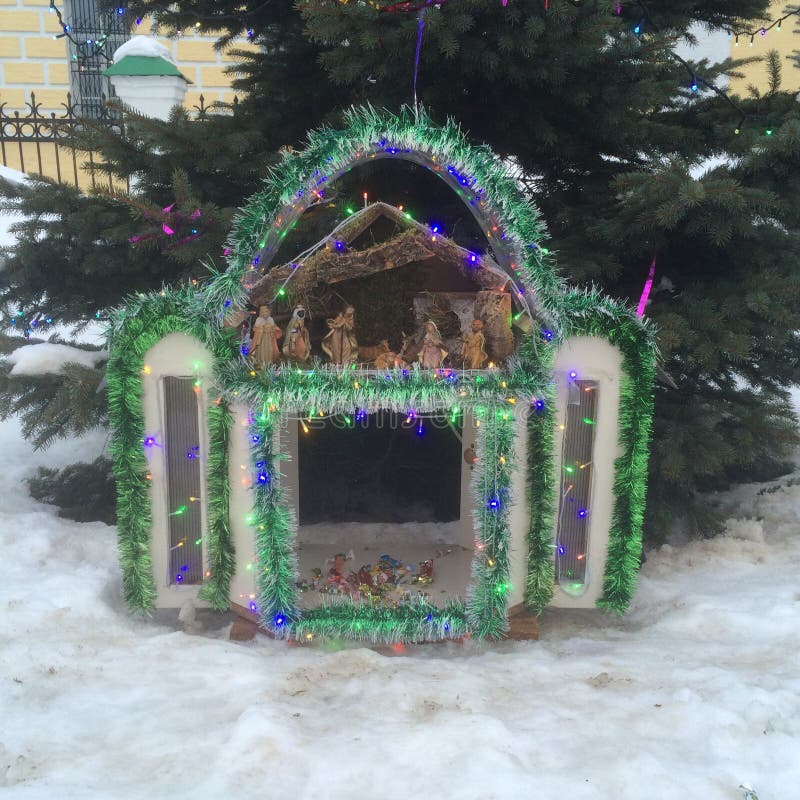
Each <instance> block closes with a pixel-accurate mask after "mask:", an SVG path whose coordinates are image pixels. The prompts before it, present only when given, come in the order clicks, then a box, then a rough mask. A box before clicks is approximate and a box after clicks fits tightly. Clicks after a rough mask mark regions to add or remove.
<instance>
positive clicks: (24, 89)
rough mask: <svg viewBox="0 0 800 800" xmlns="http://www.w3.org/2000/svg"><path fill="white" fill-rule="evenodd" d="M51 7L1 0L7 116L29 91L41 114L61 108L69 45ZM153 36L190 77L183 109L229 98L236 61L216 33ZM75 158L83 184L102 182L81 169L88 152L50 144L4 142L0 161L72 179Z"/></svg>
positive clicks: (26, 100)
mask: <svg viewBox="0 0 800 800" xmlns="http://www.w3.org/2000/svg"><path fill="white" fill-rule="evenodd" d="M49 6H50V2H49V0H0V104H2V105H3V111H4V113H5V114H7V115H10V114H13V112H15V111H19V112H20V114H21V116H25V115H26V113H28V112H29V109H30V105H29V104H30V102H31V94H32V93H33V94H34V95H35V101H36V104H37V107H38V108H39V111H40V113H43V114H46V115H49V114H50V113H55V114H56V116H59V115H60V114H63V112H64V108H65V104H66V101H67V92H69V91H70V85H69V53H68V49H67V47H68V43H67V39H66V38H61V39H56V38H54V36H55V35H56V34H58V33H60V32H61V27H60V26H59V24H58V18H57V15H56V14H55V13H53V12H51V11H50V8H49ZM58 7H59V9H61V11H62V13H63V11H64V5H63V0H58ZM137 34H143V35H152V28H151V23H150V20H148V19H145V20H143V21H142V23H141V24H140V25H138V26H135V27H134V28H133V30H132V31H131V35H132V36H135V35H137ZM156 38H157V39H158V40H159V42H160V43H161V44H163V45H164V46H165V47H167V48H168V49H169V50H170V51H171V52H172V55H173V58H174V59H175V61H176V63H177V64H178V68H179V69H180V70H181V72H182V73H183V75H184V76H185V77H186V78H188V79H189V80H190V81H192V83H191V84H190V85H189V87H188V90H187V92H186V97H185V99H184V106H185V107H186V108H189V109H191V108H193V107H195V106H198V105H199V103H200V95H201V94H202V95H203V98H204V101H205V105H206V106H208V105H210V104H211V103H214V102H216V101H223V102H231V101H232V100H233V97H234V93H233V91H232V90H231V87H230V83H231V76H228V75H227V74H226V73H225V68H226V67H228V66H230V65H231V64H233V63H234V60H233V59H232V58H231V57H230V55H229V51H228V52H226V53H219V52H217V51H216V50H215V49H214V41H215V37H213V36H210V35H201V34H198V33H196V32H195V31H194V30H193V29H189V30H187V31H186V32H185V33H184V34H183V35H181V36H179V37H177V38H175V39H167V38H165V37H160V36H156ZM233 47H234V48H241V49H248V48H253V47H254V45H252V44H250V43H249V42H247V41H242V42H241V43H238V44H236V45H234V46H233ZM73 159H74V161H75V163H76V164H77V167H78V170H77V171H78V175H79V177H78V184H79V185H80V186H81V188H85V189H88V188H91V187H92V186H93V185H94V184H95V183H96V184H99V183H101V182H103V181H101V178H100V176H99V175H96V174H95V176H94V183H93V179H92V175H91V171H87V170H86V169H84V168H83V162H85V161H86V160H87V156H86V154H82V153H79V154H74V153H73V152H72V151H71V150H69V149H68V148H64V147H59V148H56V146H55V144H53V143H49V142H47V143H43V144H41V146H40V147H38V148H37V146H36V145H35V144H34V143H32V142H26V143H23V144H21V145H20V144H19V143H16V142H13V143H11V142H6V143H5V144H4V146H3V152H0V163H4V164H6V165H7V166H9V167H12V168H14V169H18V170H21V171H22V172H32V173H39V174H43V175H46V176H48V177H50V178H52V179H54V180H62V181H66V182H70V183H72V182H73V181H74V176H75V167H74V164H73ZM106 185H107V182H106Z"/></svg>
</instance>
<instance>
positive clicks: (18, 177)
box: [0, 164, 28, 183]
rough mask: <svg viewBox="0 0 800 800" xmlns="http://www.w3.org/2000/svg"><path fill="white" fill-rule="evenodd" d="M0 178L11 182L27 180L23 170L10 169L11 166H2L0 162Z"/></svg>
mask: <svg viewBox="0 0 800 800" xmlns="http://www.w3.org/2000/svg"><path fill="white" fill-rule="evenodd" d="M0 178H4V179H5V180H7V181H11V183H25V181H26V180H28V178H27V176H26V175H25V173H24V172H20V171H19V170H16V169H11V167H4V166H3V165H2V164H0Z"/></svg>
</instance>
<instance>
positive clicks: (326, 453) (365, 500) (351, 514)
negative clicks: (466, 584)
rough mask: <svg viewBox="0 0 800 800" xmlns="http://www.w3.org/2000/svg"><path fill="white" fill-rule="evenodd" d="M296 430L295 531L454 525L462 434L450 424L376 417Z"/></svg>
mask: <svg viewBox="0 0 800 800" xmlns="http://www.w3.org/2000/svg"><path fill="white" fill-rule="evenodd" d="M299 424H300V425H301V429H300V431H299V432H298V472H299V489H300V508H299V523H300V524H301V525H313V524H315V523H318V522H391V523H405V522H453V521H454V520H457V519H458V518H459V516H460V507H461V442H460V440H459V437H460V429H459V428H458V427H457V426H456V425H453V424H451V423H450V422H449V420H448V417H446V416H437V417H434V418H411V417H408V415H401V414H396V413H394V412H389V411H382V412H379V413H377V414H369V415H364V416H362V417H360V418H359V419H358V420H357V421H356V420H354V419H353V421H352V423H351V424H350V425H348V424H347V422H345V421H343V418H341V417H337V418H336V419H335V420H329V421H319V422H315V421H314V420H311V421H309V422H303V423H299ZM306 431H307V432H306Z"/></svg>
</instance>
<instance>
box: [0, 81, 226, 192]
mask: <svg viewBox="0 0 800 800" xmlns="http://www.w3.org/2000/svg"><path fill="white" fill-rule="evenodd" d="M238 102H239V101H238V98H236V97H234V98H233V106H232V107H230V106H228V107H226V108H227V111H228V112H230V111H235V108H236V106H237V105H238ZM25 106H26V107H25V110H24V111H9V110H7V104H6V103H0V162H1V163H2V164H3V166H5V167H11V168H12V169H16V170H19V171H20V172H28V173H32V174H37V175H43V176H45V177H46V178H49V179H50V180H53V181H57V182H58V183H69V184H73V185H74V186H76V187H78V188H79V189H84V190H88V189H93V188H96V187H98V186H105V187H110V188H112V189H121V188H125V190H126V191H129V190H130V184H129V182H127V181H125V182H121V181H117V180H115V179H114V178H110V177H109V175H108V173H107V171H106V170H105V169H103V167H104V161H103V159H102V157H101V156H100V154H99V153H96V152H93V151H92V150H83V149H79V148H78V147H76V146H75V135H76V134H78V133H80V132H82V131H90V130H92V129H94V130H97V129H106V130H111V131H113V132H114V133H117V134H119V135H120V136H124V135H125V128H124V124H123V122H122V120H121V119H120V117H119V116H118V115H117V114H116V113H115V111H114V109H113V107H110V106H109V105H108V103H107V101H106V98H105V97H103V98H102V106H101V107H100V109H99V110H98V109H95V111H94V112H93V116H91V117H87V116H84V115H83V113H82V108H81V106H80V105H79V104H78V103H75V102H73V99H72V96H71V95H70V94H67V95H66V100H65V102H64V103H62V104H61V110H59V111H58V112H56V111H49V112H48V111H42V104H41V103H39V102H37V100H36V95H35V94H34V93H33V92H31V97H30V100H29V101H28V102H27V103H26V104H25ZM221 111H222V112H223V113H225V112H224V110H223V108H222V107H221V106H219V107H218V106H217V105H214V104H212V105H211V106H207V105H206V104H205V98H204V97H203V95H200V98H199V105H196V106H193V107H192V113H193V116H194V119H195V120H196V121H198V122H199V121H202V120H204V119H207V118H208V117H209V116H210V115H211V114H213V113H220V112H221Z"/></svg>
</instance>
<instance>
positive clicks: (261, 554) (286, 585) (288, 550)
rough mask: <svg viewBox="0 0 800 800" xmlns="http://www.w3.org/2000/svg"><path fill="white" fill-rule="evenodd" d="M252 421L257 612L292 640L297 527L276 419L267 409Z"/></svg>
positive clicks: (276, 631) (275, 631)
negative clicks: (276, 440) (285, 486)
mask: <svg viewBox="0 0 800 800" xmlns="http://www.w3.org/2000/svg"><path fill="white" fill-rule="evenodd" d="M251 419H252V422H251V424H250V442H251V454H252V460H253V465H254V477H253V490H254V493H255V501H254V504H253V512H252V516H251V518H250V520H249V522H250V524H251V525H252V526H253V528H255V538H256V565H257V566H256V568H257V570H258V573H257V575H256V591H257V593H258V606H257V609H255V610H256V611H257V613H259V614H260V616H261V624H262V625H263V626H264V627H265V628H266V629H267V630H269V631H271V632H272V633H273V634H274V635H276V636H280V637H288V636H289V635H291V633H292V628H293V625H294V623H295V622H297V620H298V619H299V617H300V612H299V610H298V608H297V587H296V584H297V580H298V577H299V575H298V571H297V558H296V556H295V547H294V544H295V528H296V525H295V521H294V514H293V513H292V511H291V510H290V508H289V506H288V504H287V503H286V500H285V498H284V496H283V491H282V489H281V485H280V484H281V478H280V475H279V471H278V468H277V461H278V457H277V456H276V454H275V453H274V444H273V434H274V427H275V418H274V415H273V414H271V413H270V412H269V410H268V408H263V410H262V412H261V413H260V414H258V416H257V417H251ZM252 610H254V609H253V608H252V606H251V611H252Z"/></svg>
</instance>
